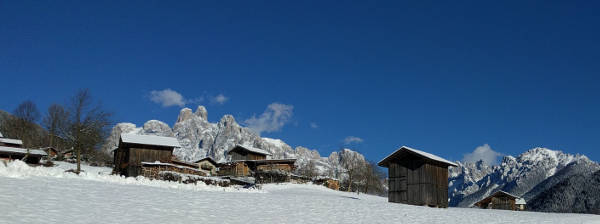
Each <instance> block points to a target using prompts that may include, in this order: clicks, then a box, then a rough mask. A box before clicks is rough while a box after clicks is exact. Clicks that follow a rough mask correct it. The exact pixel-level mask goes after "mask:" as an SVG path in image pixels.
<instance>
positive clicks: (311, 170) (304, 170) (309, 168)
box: [299, 159, 318, 179]
mask: <svg viewBox="0 0 600 224" xmlns="http://www.w3.org/2000/svg"><path fill="white" fill-rule="evenodd" d="M299 173H300V175H302V176H305V177H308V178H310V179H313V178H315V177H317V175H318V172H317V167H316V165H315V162H314V161H313V160H312V159H311V160H308V162H307V163H306V164H305V165H304V166H302V167H301V168H300V170H299Z"/></svg>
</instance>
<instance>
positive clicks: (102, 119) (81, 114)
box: [65, 89, 112, 173]
mask: <svg viewBox="0 0 600 224" xmlns="http://www.w3.org/2000/svg"><path fill="white" fill-rule="evenodd" d="M69 110H70V112H69V115H70V116H69V126H70V128H69V132H67V133H66V135H65V136H66V137H67V138H68V139H69V140H70V141H71V142H72V145H73V147H74V150H75V151H76V153H77V170H76V172H77V173H79V172H81V155H82V152H83V153H84V154H88V153H90V154H91V153H94V151H93V150H97V149H98V148H99V146H100V145H101V144H102V142H103V141H104V139H106V136H108V131H109V130H108V128H109V127H110V125H111V122H110V118H111V116H112V114H111V113H109V112H107V111H105V110H104V109H103V108H102V107H101V105H100V104H99V103H95V102H94V101H93V99H92V95H91V94H90V91H89V90H88V89H83V90H79V91H78V92H77V94H75V96H74V97H73V98H72V99H71V103H70V107H69Z"/></svg>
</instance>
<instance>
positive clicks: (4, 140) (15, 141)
mask: <svg viewBox="0 0 600 224" xmlns="http://www.w3.org/2000/svg"><path fill="white" fill-rule="evenodd" d="M0 142H2V143H7V144H15V145H23V141H21V140H20V139H12V138H0Z"/></svg>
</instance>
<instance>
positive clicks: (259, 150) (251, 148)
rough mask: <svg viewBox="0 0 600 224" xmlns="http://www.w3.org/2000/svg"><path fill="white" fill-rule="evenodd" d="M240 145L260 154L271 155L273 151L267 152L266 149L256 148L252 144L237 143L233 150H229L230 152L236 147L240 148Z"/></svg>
mask: <svg viewBox="0 0 600 224" xmlns="http://www.w3.org/2000/svg"><path fill="white" fill-rule="evenodd" d="M238 147H239V148H242V149H245V150H246V151H250V152H253V153H258V154H262V155H267V156H270V155H271V153H269V152H267V151H265V150H262V149H258V148H254V147H250V146H245V145H239V144H238V145H235V146H234V147H233V148H232V149H231V150H229V152H232V151H233V150H234V149H235V148H238ZM229 152H228V153H229Z"/></svg>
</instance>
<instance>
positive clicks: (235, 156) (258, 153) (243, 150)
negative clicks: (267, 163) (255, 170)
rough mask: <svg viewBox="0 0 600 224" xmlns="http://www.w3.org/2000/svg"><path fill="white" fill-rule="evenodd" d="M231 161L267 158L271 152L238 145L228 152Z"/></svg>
mask: <svg viewBox="0 0 600 224" xmlns="http://www.w3.org/2000/svg"><path fill="white" fill-rule="evenodd" d="M227 154H228V155H230V156H231V161H239V160H265V159H267V156H270V155H271V153H269V152H267V151H265V150H262V149H257V148H254V147H250V146H244V145H236V146H234V147H233V148H232V149H230V150H229V151H228V152H227Z"/></svg>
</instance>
